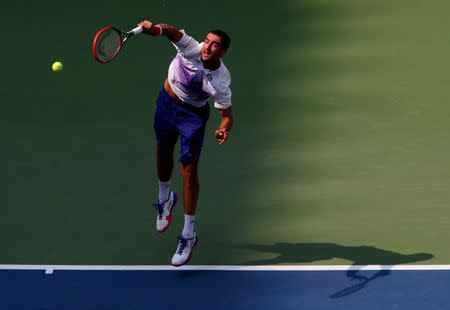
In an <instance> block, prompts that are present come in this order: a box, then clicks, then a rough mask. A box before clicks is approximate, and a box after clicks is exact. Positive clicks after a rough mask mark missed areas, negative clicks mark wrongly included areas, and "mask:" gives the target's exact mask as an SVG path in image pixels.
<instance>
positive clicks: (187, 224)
mask: <svg viewBox="0 0 450 310" xmlns="http://www.w3.org/2000/svg"><path fill="white" fill-rule="evenodd" d="M194 224H195V215H187V214H185V215H184V227H183V232H182V233H181V235H182V236H183V237H184V238H193V237H194Z"/></svg>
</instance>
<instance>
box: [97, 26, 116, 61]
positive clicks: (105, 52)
mask: <svg viewBox="0 0 450 310" xmlns="http://www.w3.org/2000/svg"><path fill="white" fill-rule="evenodd" d="M121 44H122V38H121V36H120V34H119V33H118V32H117V31H116V30H115V29H108V30H106V31H104V32H103V33H102V34H101V35H100V36H99V37H98V39H97V42H96V51H97V57H98V58H99V59H100V60H102V61H108V60H110V59H112V58H114V57H115V55H116V54H117V53H118V52H119V50H120V47H121Z"/></svg>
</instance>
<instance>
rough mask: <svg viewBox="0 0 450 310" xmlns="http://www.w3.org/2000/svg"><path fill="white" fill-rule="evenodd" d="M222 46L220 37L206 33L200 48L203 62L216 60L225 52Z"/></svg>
mask: <svg viewBox="0 0 450 310" xmlns="http://www.w3.org/2000/svg"><path fill="white" fill-rule="evenodd" d="M225 52H226V50H224V49H223V48H222V39H221V38H220V37H219V36H218V35H215V34H212V33H208V35H207V36H206V38H205V41H204V42H203V47H202V50H201V57H202V60H203V61H205V62H210V61H217V60H219V58H221V57H222V56H223V55H224V54H225Z"/></svg>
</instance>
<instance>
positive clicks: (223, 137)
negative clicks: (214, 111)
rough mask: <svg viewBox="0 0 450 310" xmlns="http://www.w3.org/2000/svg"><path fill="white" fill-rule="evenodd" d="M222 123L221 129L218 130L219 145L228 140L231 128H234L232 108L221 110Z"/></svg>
mask: <svg viewBox="0 0 450 310" xmlns="http://www.w3.org/2000/svg"><path fill="white" fill-rule="evenodd" d="M219 111H220V115H221V116H222V121H221V122H220V126H219V129H218V130H216V132H215V134H216V138H217V143H219V144H222V143H224V142H225V141H227V139H228V135H229V133H230V130H231V127H233V112H232V110H231V107H229V108H226V109H219Z"/></svg>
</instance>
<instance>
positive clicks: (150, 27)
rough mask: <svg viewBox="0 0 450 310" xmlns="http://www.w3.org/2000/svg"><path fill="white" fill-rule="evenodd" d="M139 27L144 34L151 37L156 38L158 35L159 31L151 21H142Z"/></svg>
mask: <svg viewBox="0 0 450 310" xmlns="http://www.w3.org/2000/svg"><path fill="white" fill-rule="evenodd" d="M138 26H139V27H142V29H143V30H144V33H146V34H149V35H151V36H154V37H157V36H159V35H160V29H159V28H158V27H159V26H157V25H156V24H154V23H152V22H151V21H148V20H144V21H142V22H140V23H139V24H138Z"/></svg>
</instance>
